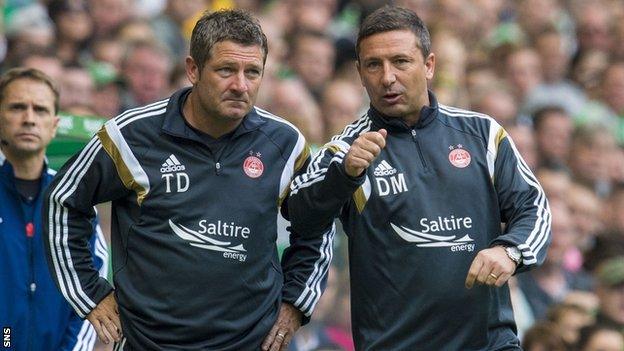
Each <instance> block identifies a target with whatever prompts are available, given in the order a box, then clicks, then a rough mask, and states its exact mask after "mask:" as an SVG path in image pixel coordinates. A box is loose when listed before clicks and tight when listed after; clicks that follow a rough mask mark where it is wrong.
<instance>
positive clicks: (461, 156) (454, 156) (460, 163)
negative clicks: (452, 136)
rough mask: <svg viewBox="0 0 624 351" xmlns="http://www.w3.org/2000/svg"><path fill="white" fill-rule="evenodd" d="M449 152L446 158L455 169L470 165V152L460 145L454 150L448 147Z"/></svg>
mask: <svg viewBox="0 0 624 351" xmlns="http://www.w3.org/2000/svg"><path fill="white" fill-rule="evenodd" d="M450 149H451V152H449V155H448V158H449V162H451V164H452V165H453V166H455V167H457V168H466V167H468V165H469V164H470V161H471V159H472V157H471V156H470V152H468V150H466V149H464V148H463V147H462V145H457V147H456V148H453V147H452V146H451V147H450Z"/></svg>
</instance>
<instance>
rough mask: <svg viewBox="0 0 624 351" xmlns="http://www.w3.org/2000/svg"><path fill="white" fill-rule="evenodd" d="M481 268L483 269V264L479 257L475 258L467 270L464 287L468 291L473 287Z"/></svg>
mask: <svg viewBox="0 0 624 351" xmlns="http://www.w3.org/2000/svg"><path fill="white" fill-rule="evenodd" d="M481 267H483V262H481V260H480V259H479V257H475V259H474V260H473V261H472V264H471V265H470V269H469V270H468V275H467V276H466V287H467V288H468V289H470V288H472V286H473V285H474V283H475V280H476V279H477V277H478V276H479V271H481Z"/></svg>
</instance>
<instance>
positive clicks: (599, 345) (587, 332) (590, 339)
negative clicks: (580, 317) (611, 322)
mask: <svg viewBox="0 0 624 351" xmlns="http://www.w3.org/2000/svg"><path fill="white" fill-rule="evenodd" d="M577 350H578V351H622V350H624V336H622V331H621V329H616V328H613V327H610V326H606V325H601V324H597V325H591V326H587V327H585V328H583V329H581V332H580V340H579V342H578V345H577Z"/></svg>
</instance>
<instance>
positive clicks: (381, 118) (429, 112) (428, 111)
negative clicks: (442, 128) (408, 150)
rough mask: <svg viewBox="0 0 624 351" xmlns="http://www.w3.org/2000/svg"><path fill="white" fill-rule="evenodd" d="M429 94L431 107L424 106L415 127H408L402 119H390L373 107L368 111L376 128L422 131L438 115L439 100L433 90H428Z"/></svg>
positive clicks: (395, 130)
mask: <svg viewBox="0 0 624 351" xmlns="http://www.w3.org/2000/svg"><path fill="white" fill-rule="evenodd" d="M427 92H428V94H429V106H423V107H422V108H421V109H420V118H418V122H416V125H415V126H414V127H410V126H408V125H407V123H405V121H403V120H402V119H400V118H396V117H388V116H386V115H384V114H382V113H381V112H379V111H378V110H377V109H375V108H374V107H373V106H372V105H371V107H370V109H369V110H368V115H369V117H370V118H371V119H372V121H373V124H374V125H375V126H376V127H378V128H380V129H381V128H385V129H387V130H388V131H389V132H405V131H409V130H412V129H413V128H416V129H422V128H424V127H425V126H427V125H428V124H429V123H431V122H432V121H433V120H434V119H435V118H436V116H437V115H438V99H436V97H435V95H434V94H433V92H432V91H431V90H428V91H427Z"/></svg>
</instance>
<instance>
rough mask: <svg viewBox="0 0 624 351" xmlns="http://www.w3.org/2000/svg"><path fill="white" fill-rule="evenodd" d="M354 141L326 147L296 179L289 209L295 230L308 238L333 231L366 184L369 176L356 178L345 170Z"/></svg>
mask: <svg viewBox="0 0 624 351" xmlns="http://www.w3.org/2000/svg"><path fill="white" fill-rule="evenodd" d="M356 136H357V135H356ZM354 139H355V137H352V138H348V139H347V138H345V139H343V140H340V139H339V140H334V141H332V142H330V143H328V144H326V145H325V146H324V147H323V148H322V149H321V150H320V151H319V153H318V154H317V155H316V156H315V157H314V158H313V159H312V161H311V162H310V164H309V165H308V167H307V169H306V172H305V173H304V174H302V175H300V176H297V177H296V178H295V179H294V180H293V182H292V184H291V192H290V199H289V201H288V209H289V212H290V215H291V223H292V227H293V230H294V231H296V232H298V233H300V234H301V235H304V236H309V235H319V233H324V232H327V231H329V230H330V228H331V227H332V225H333V222H334V219H335V218H336V217H337V216H338V215H339V214H340V211H341V209H342V207H343V206H344V205H346V204H348V203H349V201H350V200H351V198H352V196H353V193H354V192H355V190H357V188H358V187H359V186H361V185H362V183H363V182H364V179H365V174H362V175H361V176H359V177H357V178H352V177H350V176H349V175H347V174H346V173H345V170H344V164H343V161H344V158H345V156H346V154H347V152H348V150H349V147H350V143H351V142H353V140H354Z"/></svg>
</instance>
